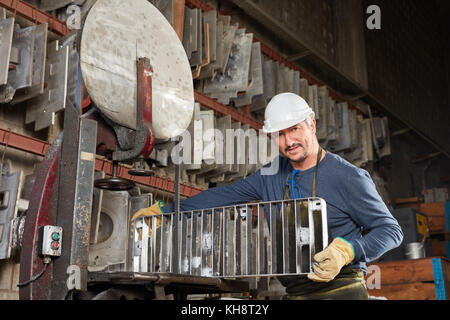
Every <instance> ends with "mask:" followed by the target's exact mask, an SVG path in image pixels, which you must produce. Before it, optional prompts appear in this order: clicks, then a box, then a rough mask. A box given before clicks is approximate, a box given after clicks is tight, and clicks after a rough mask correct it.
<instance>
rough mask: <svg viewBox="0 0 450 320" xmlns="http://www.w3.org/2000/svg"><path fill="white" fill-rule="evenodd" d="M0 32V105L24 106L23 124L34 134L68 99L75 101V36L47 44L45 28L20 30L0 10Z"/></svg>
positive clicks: (76, 59) (46, 126)
mask: <svg viewBox="0 0 450 320" xmlns="http://www.w3.org/2000/svg"><path fill="white" fill-rule="evenodd" d="M0 32H1V35H0V39H1V40H0V52H1V55H0V56H1V59H0V103H10V104H17V103H22V102H25V103H26V105H27V109H26V120H25V122H26V123H27V124H29V123H34V129H35V131H39V130H42V129H45V128H48V127H49V126H51V125H52V124H54V121H55V114H56V113H57V112H59V111H61V110H64V108H65V104H66V98H67V96H70V97H72V98H73V99H75V91H76V79H77V70H78V55H77V52H76V50H75V48H74V39H75V36H74V34H69V35H68V36H67V37H64V38H62V39H59V40H55V41H50V40H49V39H48V26H47V24H40V25H37V26H30V27H21V26H19V25H18V24H16V23H15V18H14V17H6V12H5V11H4V10H3V9H2V11H0ZM68 74H70V75H71V77H68ZM74 102H75V101H74Z"/></svg>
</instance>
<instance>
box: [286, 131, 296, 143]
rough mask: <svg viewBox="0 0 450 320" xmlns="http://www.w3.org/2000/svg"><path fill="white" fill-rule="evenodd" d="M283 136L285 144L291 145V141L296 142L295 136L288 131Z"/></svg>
mask: <svg viewBox="0 0 450 320" xmlns="http://www.w3.org/2000/svg"><path fill="white" fill-rule="evenodd" d="M284 138H285V142H286V145H287V146H291V145H292V144H293V143H295V142H296V140H295V138H294V136H293V135H291V133H290V132H286V134H285V135H284Z"/></svg>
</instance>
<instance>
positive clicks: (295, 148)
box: [285, 144, 301, 152]
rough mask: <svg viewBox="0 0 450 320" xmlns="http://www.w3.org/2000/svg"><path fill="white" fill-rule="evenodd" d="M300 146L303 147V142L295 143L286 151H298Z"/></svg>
mask: <svg viewBox="0 0 450 320" xmlns="http://www.w3.org/2000/svg"><path fill="white" fill-rule="evenodd" d="M300 147H301V144H294V145H293V146H290V147H287V148H286V149H285V151H286V152H293V151H296V150H297V149H298V148H300Z"/></svg>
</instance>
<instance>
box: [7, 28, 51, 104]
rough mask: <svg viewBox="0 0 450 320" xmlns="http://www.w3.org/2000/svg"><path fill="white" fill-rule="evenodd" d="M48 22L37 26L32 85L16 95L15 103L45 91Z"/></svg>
mask: <svg viewBox="0 0 450 320" xmlns="http://www.w3.org/2000/svg"><path fill="white" fill-rule="evenodd" d="M47 34H48V24H47V23H43V24H40V25H38V26H37V27H36V32H35V37H34V50H33V66H32V71H31V86H30V87H28V88H25V89H24V90H23V91H20V92H17V93H16V94H15V95H14V99H13V101H12V102H13V103H19V102H22V101H25V100H27V99H31V98H34V97H36V96H37V95H39V94H41V93H44V80H45V59H46V55H47Z"/></svg>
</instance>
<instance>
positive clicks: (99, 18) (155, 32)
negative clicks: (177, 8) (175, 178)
mask: <svg viewBox="0 0 450 320" xmlns="http://www.w3.org/2000/svg"><path fill="white" fill-rule="evenodd" d="M140 57H146V58H149V59H150V62H151V64H152V67H153V78H152V107H153V108H152V117H153V119H152V120H153V131H154V134H155V136H156V138H158V139H170V138H172V137H175V136H178V135H180V134H181V133H183V132H184V131H185V130H186V128H187V127H188V126H189V123H190V122H191V118H192V115H193V111H194V89H193V81H192V73H191V68H190V65H189V61H188V59H187V56H186V52H185V50H184V48H183V45H182V43H181V42H180V40H179V38H178V36H177V34H176V32H175V30H174V29H173V28H172V26H171V25H170V23H169V22H168V21H167V20H166V18H165V17H164V16H163V15H162V14H161V13H160V12H159V10H158V9H157V8H155V7H154V6H153V5H152V4H151V3H149V2H148V1H147V0H128V1H123V0H97V2H96V3H95V4H94V6H93V7H92V9H91V11H90V12H89V14H88V16H87V18H86V21H85V24H84V27H83V30H82V37H81V45H80V63H81V71H82V74H83V80H84V83H85V86H86V88H87V90H88V93H89V95H90V97H91V99H92V100H93V101H94V102H95V104H96V105H97V107H98V108H99V109H100V110H101V111H102V112H103V113H104V114H105V115H106V116H107V117H109V118H110V119H111V120H112V121H114V122H116V123H118V124H120V125H123V126H126V127H129V128H131V129H136V91H137V75H136V61H137V59H138V58H140Z"/></svg>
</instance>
